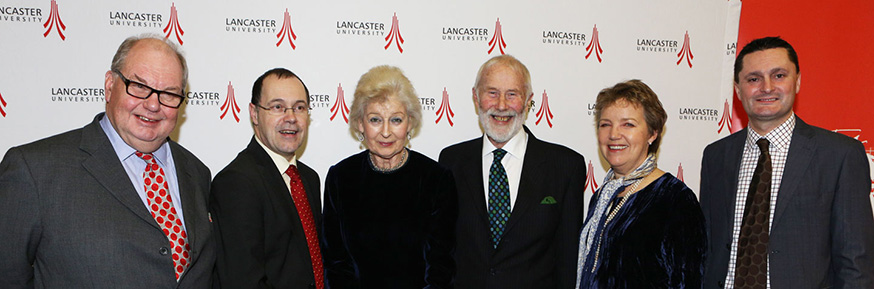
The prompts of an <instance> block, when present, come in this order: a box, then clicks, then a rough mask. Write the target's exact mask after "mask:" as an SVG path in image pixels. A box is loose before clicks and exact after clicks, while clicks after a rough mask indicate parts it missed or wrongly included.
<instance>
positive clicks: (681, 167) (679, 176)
mask: <svg viewBox="0 0 874 289" xmlns="http://www.w3.org/2000/svg"><path fill="white" fill-rule="evenodd" d="M677 178H678V179H680V181H681V182H686V180H684V179H683V163H680V166H679V167H677Z"/></svg>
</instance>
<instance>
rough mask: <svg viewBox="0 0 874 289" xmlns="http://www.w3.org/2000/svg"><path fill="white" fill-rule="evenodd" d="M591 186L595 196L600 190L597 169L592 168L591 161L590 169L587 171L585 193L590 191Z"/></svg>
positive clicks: (590, 162) (590, 163)
mask: <svg viewBox="0 0 874 289" xmlns="http://www.w3.org/2000/svg"><path fill="white" fill-rule="evenodd" d="M589 185H591V186H592V194H594V193H595V191H597V190H598V182H596V181H595V168H594V167H593V166H592V161H589V168H588V169H587V170H586V187H585V188H583V191H585V190H586V189H588V188H589Z"/></svg>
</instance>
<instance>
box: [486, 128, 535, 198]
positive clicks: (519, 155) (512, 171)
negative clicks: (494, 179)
mask: <svg viewBox="0 0 874 289" xmlns="http://www.w3.org/2000/svg"><path fill="white" fill-rule="evenodd" d="M495 149H497V147H495V145H493V144H492V142H491V141H490V140H489V137H488V136H486V135H483V152H482V155H483V190H484V191H485V196H486V209H488V199H489V169H490V168H491V167H492V162H493V161H494V159H495V156H494V153H492V151H494V150H495ZM502 149H504V150H505V151H507V154H506V155H504V158H503V159H501V164H502V165H503V166H504V170H505V171H507V184H508V185H509V186H510V212H511V213H512V212H513V207H514V204H515V203H516V196H517V195H518V194H519V179H520V178H521V177H522V163H523V162H524V160H525V150H526V149H528V133H526V132H525V130H523V129H520V130H519V132H518V133H516V135H515V136H513V138H511V139H510V140H509V141H507V143H505V144H504V147H502Z"/></svg>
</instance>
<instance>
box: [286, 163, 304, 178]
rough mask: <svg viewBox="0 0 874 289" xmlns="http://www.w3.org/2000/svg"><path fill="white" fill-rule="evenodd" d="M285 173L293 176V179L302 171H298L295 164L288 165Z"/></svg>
mask: <svg viewBox="0 0 874 289" xmlns="http://www.w3.org/2000/svg"><path fill="white" fill-rule="evenodd" d="M285 174H286V175H288V176H289V177H291V179H292V180H293V179H294V177H295V176H298V175H300V172H298V170H297V167H296V166H295V165H288V169H286V170H285Z"/></svg>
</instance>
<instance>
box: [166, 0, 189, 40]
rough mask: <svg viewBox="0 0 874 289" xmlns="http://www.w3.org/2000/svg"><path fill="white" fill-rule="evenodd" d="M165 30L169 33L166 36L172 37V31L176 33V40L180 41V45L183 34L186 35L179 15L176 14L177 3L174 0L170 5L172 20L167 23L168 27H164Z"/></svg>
mask: <svg viewBox="0 0 874 289" xmlns="http://www.w3.org/2000/svg"><path fill="white" fill-rule="evenodd" d="M164 32H166V33H167V35H165V36H164V38H170V33H171V32H175V33H176V41H179V45H182V37H181V36H182V35H185V31H183V30H182V26H179V16H177V14H176V3H175V2H174V3H173V4H171V6H170V22H169V23H167V27H164Z"/></svg>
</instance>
